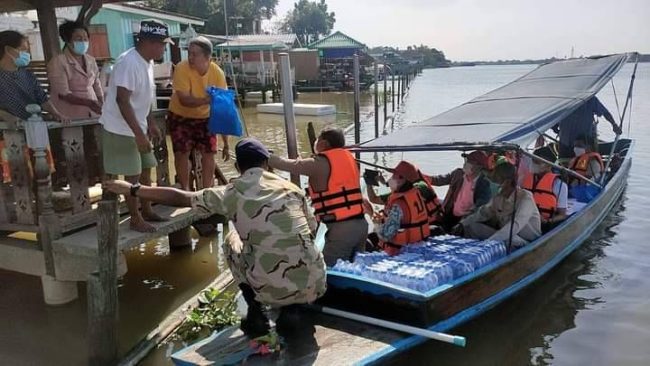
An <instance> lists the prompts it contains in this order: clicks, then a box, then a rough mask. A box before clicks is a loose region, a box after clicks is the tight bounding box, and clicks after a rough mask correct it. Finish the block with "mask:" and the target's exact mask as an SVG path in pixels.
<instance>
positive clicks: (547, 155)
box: [533, 146, 557, 163]
mask: <svg viewBox="0 0 650 366" xmlns="http://www.w3.org/2000/svg"><path fill="white" fill-rule="evenodd" d="M533 153H534V154H535V155H536V156H539V157H540V158H542V159H544V160H548V161H550V162H551V163H554V162H555V160H556V159H557V156H556V155H555V153H554V152H553V150H552V149H551V148H550V147H548V146H544V147H540V148H539V149H537V150H535V151H534V152H533Z"/></svg>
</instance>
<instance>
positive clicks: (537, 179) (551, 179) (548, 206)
mask: <svg viewBox="0 0 650 366" xmlns="http://www.w3.org/2000/svg"><path fill="white" fill-rule="evenodd" d="M535 155H536V156H539V157H540V158H542V159H544V160H547V161H550V162H555V159H556V157H555V154H554V153H553V151H552V150H551V149H550V148H549V147H548V146H546V147H541V148H539V149H537V150H535ZM531 170H532V172H530V173H528V174H527V175H526V177H525V178H524V181H523V183H522V187H523V188H524V189H527V190H529V191H531V192H532V193H533V199H534V200H535V204H536V205H537V209H538V210H539V214H540V216H541V218H542V231H544V232H546V231H548V230H550V229H552V228H553V227H555V225H557V223H559V222H562V221H563V220H564V219H566V210H567V201H568V196H569V188H568V187H567V184H566V183H564V182H563V181H562V179H561V178H560V176H559V175H557V174H554V173H553V172H552V171H551V166H550V165H548V164H544V163H542V162H538V161H535V160H534V161H533V162H532V166H531Z"/></svg>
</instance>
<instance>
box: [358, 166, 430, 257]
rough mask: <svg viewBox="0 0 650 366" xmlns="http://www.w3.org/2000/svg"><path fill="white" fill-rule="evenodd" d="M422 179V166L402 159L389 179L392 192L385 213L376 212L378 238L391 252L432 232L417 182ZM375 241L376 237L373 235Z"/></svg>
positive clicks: (389, 252)
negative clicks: (415, 184) (419, 167)
mask: <svg viewBox="0 0 650 366" xmlns="http://www.w3.org/2000/svg"><path fill="white" fill-rule="evenodd" d="M420 179H421V177H420V173H419V171H418V169H417V168H416V167H415V166H413V165H412V164H411V163H408V162H406V161H402V162H400V163H399V164H397V166H396V167H395V169H394V170H393V176H392V177H391V178H390V179H389V180H388V186H389V187H390V191H391V194H390V196H389V197H388V201H387V202H386V206H385V207H384V213H383V214H378V215H375V217H374V218H373V222H374V224H375V234H376V239H378V240H376V241H378V246H379V247H380V248H382V249H383V250H384V251H385V252H386V253H388V254H389V255H396V254H398V253H399V251H400V248H401V247H402V246H404V245H407V244H410V243H417V242H419V241H421V240H423V239H424V238H426V237H428V236H429V234H430V228H429V216H428V214H427V210H426V206H425V203H424V199H423V198H422V195H421V194H420V191H419V190H418V189H417V188H416V187H415V186H413V183H415V182H417V181H419V180H420ZM369 239H370V240H371V241H373V238H372V237H370V238H369Z"/></svg>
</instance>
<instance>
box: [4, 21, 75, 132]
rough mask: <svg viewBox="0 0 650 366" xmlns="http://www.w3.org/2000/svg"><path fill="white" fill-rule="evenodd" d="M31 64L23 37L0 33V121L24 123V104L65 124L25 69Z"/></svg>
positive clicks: (26, 116)
mask: <svg viewBox="0 0 650 366" xmlns="http://www.w3.org/2000/svg"><path fill="white" fill-rule="evenodd" d="M30 61H31V55H30V53H29V42H28V40H27V37H25V36H24V35H22V34H21V33H18V32H16V31H11V30H9V31H3V32H0V90H2V91H3V92H2V93H0V119H7V120H11V119H15V118H16V117H18V118H21V119H27V118H29V117H30V114H29V113H28V112H27V111H26V110H25V107H27V105H28V104H38V105H40V106H41V108H42V109H43V110H44V111H46V112H48V113H49V114H50V115H51V116H52V117H54V119H56V120H58V121H61V122H67V121H68V117H67V116H66V115H64V114H62V113H61V112H59V110H58V109H57V108H56V106H54V105H53V104H52V103H50V101H49V100H48V96H47V93H45V90H43V88H42V87H41V85H40V83H39V82H38V80H37V79H36V76H34V74H33V73H32V72H31V71H29V70H27V69H26V67H27V66H28V65H29V62H30Z"/></svg>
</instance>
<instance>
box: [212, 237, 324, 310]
mask: <svg viewBox="0 0 650 366" xmlns="http://www.w3.org/2000/svg"><path fill="white" fill-rule="evenodd" d="M223 253H224V256H225V259H226V263H228V267H229V268H230V272H231V273H232V276H233V278H234V280H235V282H236V283H237V284H240V283H244V284H247V285H249V286H250V287H251V288H252V289H253V292H255V299H256V300H257V301H259V302H260V303H262V304H264V305H269V306H272V307H279V306H285V305H291V304H305V303H310V302H313V301H315V300H316V299H317V298H319V297H321V296H322V295H323V294H324V293H325V290H326V288H327V285H326V283H327V281H326V269H325V262H324V261H323V255H322V254H321V253H320V251H318V249H316V247H315V246H314V245H312V246H311V248H309V247H308V249H305V248H304V247H303V246H301V245H296V250H292V251H290V252H284V253H273V251H272V250H269V252H266V251H264V253H262V250H258V252H257V253H255V252H254V251H253V250H252V249H251V248H250V246H248V245H245V244H244V243H243V242H242V240H241V238H240V237H239V234H238V233H237V231H236V230H231V231H230V232H229V233H228V234H227V235H226V236H225V237H224V242H223Z"/></svg>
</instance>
